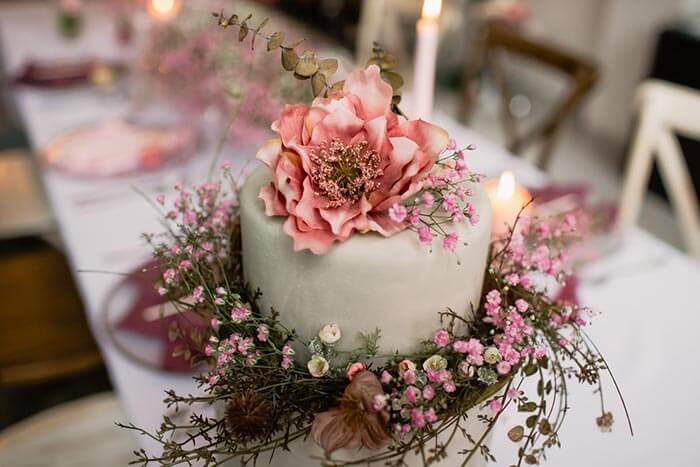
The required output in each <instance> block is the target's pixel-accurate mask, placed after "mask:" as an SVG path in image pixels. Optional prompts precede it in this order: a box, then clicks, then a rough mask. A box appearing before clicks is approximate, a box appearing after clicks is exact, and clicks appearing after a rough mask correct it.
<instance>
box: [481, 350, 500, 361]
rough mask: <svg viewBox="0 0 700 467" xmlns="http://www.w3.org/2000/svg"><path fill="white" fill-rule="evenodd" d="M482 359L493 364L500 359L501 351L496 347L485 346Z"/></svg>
mask: <svg viewBox="0 0 700 467" xmlns="http://www.w3.org/2000/svg"><path fill="white" fill-rule="evenodd" d="M484 361H485V362H486V363H489V364H491V365H493V364H494V363H498V362H500V361H501V352H499V351H498V349H497V348H496V347H486V350H484Z"/></svg>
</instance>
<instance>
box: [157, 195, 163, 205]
mask: <svg viewBox="0 0 700 467" xmlns="http://www.w3.org/2000/svg"><path fill="white" fill-rule="evenodd" d="M156 203H158V204H160V205H161V206H163V205H164V204H165V195H158V196H156Z"/></svg>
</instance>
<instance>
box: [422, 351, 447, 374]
mask: <svg viewBox="0 0 700 467" xmlns="http://www.w3.org/2000/svg"><path fill="white" fill-rule="evenodd" d="M445 368H447V360H446V359H445V357H442V356H440V355H433V356H432V357H430V358H429V359H427V360H426V361H424V362H423V369H424V370H425V371H428V370H433V371H440V370H444V369H445Z"/></svg>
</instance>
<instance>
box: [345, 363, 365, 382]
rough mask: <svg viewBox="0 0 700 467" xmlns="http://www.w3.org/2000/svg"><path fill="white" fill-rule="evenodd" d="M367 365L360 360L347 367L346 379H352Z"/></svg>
mask: <svg viewBox="0 0 700 467" xmlns="http://www.w3.org/2000/svg"><path fill="white" fill-rule="evenodd" d="M366 368H367V367H366V366H365V364H364V363H362V362H355V363H353V364H352V365H350V367H349V368H348V379H349V380H350V381H352V379H353V378H354V377H355V375H356V374H358V373H360V372H362V371H365V369H366Z"/></svg>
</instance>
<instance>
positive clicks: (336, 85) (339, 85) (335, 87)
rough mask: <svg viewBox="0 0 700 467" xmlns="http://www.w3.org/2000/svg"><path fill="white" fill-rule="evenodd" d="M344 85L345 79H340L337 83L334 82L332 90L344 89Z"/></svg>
mask: <svg viewBox="0 0 700 467" xmlns="http://www.w3.org/2000/svg"><path fill="white" fill-rule="evenodd" d="M343 86H345V80H342V81H338V82H337V83H334V84H333V86H331V89H330V92H331V93H333V92H338V91H342V90H343Z"/></svg>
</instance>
